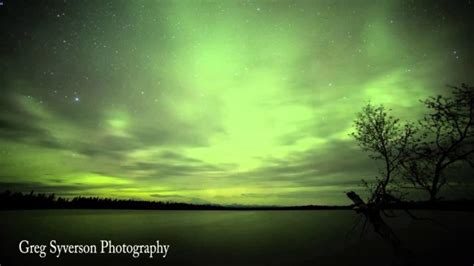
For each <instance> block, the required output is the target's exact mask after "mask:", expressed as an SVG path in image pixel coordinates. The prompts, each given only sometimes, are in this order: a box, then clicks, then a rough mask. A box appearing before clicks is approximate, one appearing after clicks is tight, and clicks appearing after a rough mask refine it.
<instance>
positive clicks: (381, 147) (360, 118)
mask: <svg viewBox="0 0 474 266" xmlns="http://www.w3.org/2000/svg"><path fill="white" fill-rule="evenodd" d="M354 124H355V132H353V133H352V134H351V135H352V136H353V137H354V138H355V139H356V141H357V143H358V144H359V146H360V147H361V148H362V149H364V150H366V151H368V152H369V153H370V155H369V156H370V157H371V158H372V159H374V160H377V161H381V162H382V165H383V167H382V168H381V169H380V174H381V176H380V177H376V182H375V186H374V189H373V190H371V191H370V192H371V193H370V198H369V200H368V202H367V203H366V202H364V201H363V200H362V199H361V198H360V196H359V195H357V194H356V193H355V192H353V191H350V192H348V193H346V194H347V197H349V198H350V199H351V200H352V202H353V203H354V210H355V211H356V212H357V213H361V214H363V215H364V216H365V219H366V222H367V221H369V222H370V224H372V226H373V228H374V230H375V232H376V233H378V234H379V235H380V236H381V237H382V238H383V239H384V240H386V241H387V242H389V243H390V244H391V245H392V247H393V248H394V251H395V254H396V256H397V257H399V258H401V259H403V260H408V259H409V254H410V252H409V251H408V250H407V249H406V248H404V247H403V246H402V244H401V241H400V239H399V238H398V237H397V235H396V234H395V233H394V232H393V230H392V229H391V228H390V226H389V225H388V224H387V223H385V221H384V220H383V219H382V216H381V214H385V215H386V216H390V215H387V213H386V212H385V210H384V208H385V207H386V206H387V205H388V204H390V203H394V202H400V199H399V198H398V197H396V196H394V195H393V191H392V188H391V186H390V185H391V184H392V183H393V181H394V178H395V177H396V176H398V173H399V172H400V170H401V166H402V162H403V161H404V158H405V157H406V156H407V155H406V154H407V151H408V150H409V149H408V147H409V143H410V140H411V138H412V136H413V135H414V129H413V126H412V125H411V124H406V125H402V124H401V123H400V121H399V119H397V118H394V117H393V116H390V115H388V113H387V111H386V110H385V108H384V107H383V106H373V105H371V104H368V105H366V106H365V107H364V108H363V109H362V111H361V112H360V113H358V114H357V118H356V120H355V121H354ZM365 183H366V184H368V183H367V182H365ZM365 226H366V223H364V227H363V228H362V232H364V230H365Z"/></svg>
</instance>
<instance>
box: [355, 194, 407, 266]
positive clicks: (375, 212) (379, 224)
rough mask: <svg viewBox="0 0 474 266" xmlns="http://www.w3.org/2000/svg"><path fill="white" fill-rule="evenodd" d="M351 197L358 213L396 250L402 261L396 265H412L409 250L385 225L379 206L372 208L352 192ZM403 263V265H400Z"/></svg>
mask: <svg viewBox="0 0 474 266" xmlns="http://www.w3.org/2000/svg"><path fill="white" fill-rule="evenodd" d="M347 197H349V198H350V199H351V200H352V201H353V202H354V205H355V206H354V210H355V211H356V212H357V213H362V214H363V215H364V216H365V218H366V219H367V220H368V221H369V222H370V224H372V226H373V228H374V231H375V232H376V233H377V234H378V235H380V236H381V237H382V239H384V240H385V241H387V242H388V243H389V244H390V245H391V246H392V247H393V249H394V252H395V256H396V258H397V259H399V260H400V261H399V262H398V263H396V264H398V265H410V263H409V262H408V257H409V255H410V252H409V250H408V249H406V248H404V247H403V246H402V243H401V241H400V239H399V238H398V236H397V235H396V234H395V232H394V231H393V230H392V228H391V227H390V226H389V225H388V224H387V223H385V221H384V220H383V219H382V217H381V215H380V213H381V209H380V208H379V207H377V206H371V205H369V204H366V203H365V202H364V201H363V200H362V199H361V198H360V197H359V195H357V193H355V192H353V191H351V192H348V193H347ZM399 263H401V264H399Z"/></svg>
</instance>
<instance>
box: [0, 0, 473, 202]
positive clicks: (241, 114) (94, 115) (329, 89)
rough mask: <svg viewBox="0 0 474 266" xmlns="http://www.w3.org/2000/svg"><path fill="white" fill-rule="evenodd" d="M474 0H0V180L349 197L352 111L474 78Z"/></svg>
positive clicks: (408, 110) (151, 191) (184, 198)
mask: <svg viewBox="0 0 474 266" xmlns="http://www.w3.org/2000/svg"><path fill="white" fill-rule="evenodd" d="M473 6H474V4H473V3H471V1H464V2H463V1H441V2H437V1H329V0H328V1H230V0H229V1H186V0H185V1H110V0H108V1H99V0H97V1H19V0H14V1H9V0H0V17H1V21H0V22H1V23H0V29H1V44H0V68H1V75H0V93H1V94H0V97H1V98H0V189H1V190H4V189H11V190H14V191H30V190H35V191H37V192H54V193H56V195H60V196H75V195H85V196H106V197H116V198H135V199H146V200H165V201H180V202H194V203H205V202H211V203H218V204H232V203H235V204H278V205H295V204H349V200H348V199H346V197H345V195H344V193H343V192H344V191H348V190H356V191H362V190H363V189H364V188H363V187H361V186H360V180H361V179H362V178H365V179H369V180H370V179H371V178H373V177H374V176H375V175H376V174H377V165H376V164H375V163H374V162H373V161H371V160H370V159H369V158H368V157H367V154H366V153H364V152H363V151H361V150H360V149H359V148H358V146H357V145H356V143H355V142H354V140H353V139H352V138H351V137H350V136H349V135H348V134H349V133H350V132H351V131H352V130H353V129H352V121H353V120H354V119H355V114H356V113H357V112H358V111H359V110H360V109H361V107H362V106H363V105H365V104H366V103H368V102H369V101H370V102H372V103H374V104H384V105H385V106H387V107H389V108H392V109H393V112H394V114H395V115H397V116H399V117H401V118H402V119H403V120H415V119H417V118H419V117H420V115H421V114H422V112H423V111H424V109H423V105H422V104H421V103H420V102H419V100H420V99H423V98H425V97H427V96H429V95H436V94H439V93H445V92H446V85H447V84H451V85H459V84H460V83H462V82H464V83H470V84H473V83H474V76H473V75H472V74H473V72H472V69H473V65H474V53H473V52H472V48H473V47H472V45H473V44H474V22H473V19H471V18H470V16H472V14H474V12H473V11H474V8H473Z"/></svg>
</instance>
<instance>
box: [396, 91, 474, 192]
mask: <svg viewBox="0 0 474 266" xmlns="http://www.w3.org/2000/svg"><path fill="white" fill-rule="evenodd" d="M450 88H451V89H452V95H451V96H450V97H447V96H442V95H438V96H437V97H430V98H428V99H426V100H424V101H422V102H423V103H424V104H425V106H426V107H427V108H428V110H429V111H430V112H429V114H427V115H425V117H424V118H423V120H421V121H420V123H419V130H418V131H419V132H420V134H418V137H417V138H413V142H412V143H411V144H410V146H411V147H410V151H409V152H408V153H407V154H406V155H407V156H406V157H405V158H404V159H403V160H402V166H403V168H404V169H405V175H404V176H405V180H407V181H408V182H410V183H411V184H412V185H413V187H414V188H418V189H421V190H425V191H427V192H428V193H429V197H430V200H431V201H436V200H438V199H440V198H439V191H440V189H441V188H442V187H443V186H444V185H445V184H446V183H447V182H448V176H447V171H446V170H448V169H449V168H451V167H454V166H456V165H458V164H461V163H463V162H465V163H469V164H470V165H471V167H472V166H474V163H473V154H474V145H473V143H474V132H473V125H474V118H473V115H474V87H469V86H468V85H465V84H462V85H461V86H460V87H450Z"/></svg>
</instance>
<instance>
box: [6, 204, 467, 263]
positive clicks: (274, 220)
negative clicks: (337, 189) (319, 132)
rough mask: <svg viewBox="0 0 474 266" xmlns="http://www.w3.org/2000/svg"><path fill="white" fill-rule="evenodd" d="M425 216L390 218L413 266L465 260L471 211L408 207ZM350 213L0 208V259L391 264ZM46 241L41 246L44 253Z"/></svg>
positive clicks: (379, 244)
mask: <svg viewBox="0 0 474 266" xmlns="http://www.w3.org/2000/svg"><path fill="white" fill-rule="evenodd" d="M415 214H417V215H419V216H422V217H426V218H428V217H429V218H432V219H434V220H435V221H437V222H438V223H441V224H442V225H437V224H434V223H432V222H430V221H415V220H412V219H410V218H409V217H408V216H407V215H400V216H399V217H398V218H390V219H388V220H387V221H388V222H389V224H390V225H392V227H393V229H394V231H395V232H397V233H398V235H399V237H400V239H401V240H402V241H403V242H404V244H405V246H406V247H407V248H408V249H409V250H410V252H411V253H412V256H411V262H412V264H413V265H469V266H470V265H473V264H474V213H472V212H456V211H416V212H415ZM357 218H358V216H357V215H356V214H355V213H354V212H353V211H348V210H319V211H314V210H307V211H296V210H293V211H131V210H24V211H1V212H0V233H1V234H0V264H1V265H2V266H7V265H393V264H394V263H398V262H399V260H398V259H397V257H396V256H394V254H393V252H392V249H391V247H390V246H389V245H388V244H386V243H385V242H384V241H383V240H381V239H380V238H379V236H378V235H376V234H375V233H374V232H372V231H371V230H368V231H367V232H366V234H364V235H363V236H362V238H361V234H360V228H361V227H362V224H363V221H361V223H360V226H359V227H358V230H356V231H355V232H353V233H352V234H350V235H347V233H348V232H350V231H351V228H352V227H353V225H354V223H355V222H356V221H357ZM23 239H26V240H28V241H29V242H30V244H33V243H34V244H45V245H49V241H50V240H52V239H55V240H56V241H57V242H58V243H62V244H96V245H97V246H98V247H100V245H99V244H100V242H99V241H100V240H101V239H106V240H112V241H113V242H114V243H126V244H131V245H135V244H151V243H154V242H156V240H160V242H161V243H164V244H170V245H171V247H170V250H169V252H168V255H167V257H166V258H161V257H154V258H152V259H150V258H148V257H147V256H146V255H142V256H141V257H140V258H138V259H134V258H132V256H131V254H121V255H104V254H89V255H84V254H83V255H69V254H68V255H61V257H60V258H55V257H54V256H53V255H51V254H48V255H47V257H46V258H44V259H41V258H39V256H38V255H37V254H36V255H35V254H28V255H24V254H21V253H20V252H19V248H18V244H19V242H20V241H21V240H23ZM48 249H49V246H48V247H47V250H48Z"/></svg>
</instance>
